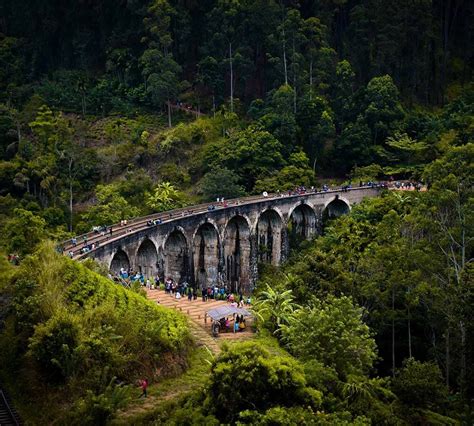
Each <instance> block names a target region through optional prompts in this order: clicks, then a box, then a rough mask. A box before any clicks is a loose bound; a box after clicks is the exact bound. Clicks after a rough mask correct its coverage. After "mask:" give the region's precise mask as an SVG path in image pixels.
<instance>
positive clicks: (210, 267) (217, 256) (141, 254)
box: [75, 187, 380, 293]
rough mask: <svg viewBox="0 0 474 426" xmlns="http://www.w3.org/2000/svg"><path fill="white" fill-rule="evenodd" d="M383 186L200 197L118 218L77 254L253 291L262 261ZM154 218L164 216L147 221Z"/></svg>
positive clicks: (272, 259)
mask: <svg viewBox="0 0 474 426" xmlns="http://www.w3.org/2000/svg"><path fill="white" fill-rule="evenodd" d="M379 192H380V189H379V188H370V187H362V188H354V189H350V190H348V191H326V192H315V193H305V194H302V195H291V196H287V195H285V196H280V195H273V194H272V195H270V196H268V197H249V198H242V199H240V200H230V201H229V202H227V203H226V205H225V206H224V205H222V204H219V205H216V208H215V209H214V210H209V205H201V206H197V207H196V208H193V207H190V208H188V209H181V210H179V211H177V213H173V212H172V213H158V214H155V215H152V216H149V217H147V218H140V219H136V220H134V221H132V222H130V223H129V224H128V225H127V226H126V227H125V228H127V229H121V227H120V226H114V227H113V232H114V233H113V235H112V236H111V237H108V236H103V237H102V240H101V242H100V245H99V247H97V248H95V249H93V250H92V251H90V252H88V253H85V254H80V255H78V256H75V257H76V258H84V257H91V258H94V259H96V260H97V261H99V262H103V263H105V264H106V265H107V266H108V267H109V268H110V269H111V270H112V271H115V272H118V271H120V269H121V268H126V269H128V268H132V269H134V270H135V271H137V270H138V271H140V272H142V273H143V274H144V275H145V276H149V277H151V276H156V275H159V276H160V278H161V279H163V278H164V277H172V278H173V279H174V280H176V281H178V282H179V281H182V280H186V281H188V282H189V283H190V284H191V285H195V286H197V287H204V286H207V285H211V284H212V285H214V284H216V283H217V284H224V285H226V286H227V287H228V288H230V289H231V290H232V291H234V292H239V291H242V292H244V293H246V292H249V291H251V290H252V289H253V287H254V284H255V281H256V279H257V270H258V268H257V266H258V263H259V262H266V263H271V264H274V265H278V264H280V263H281V262H282V261H283V260H285V259H286V257H287V256H288V253H289V250H290V247H292V246H295V245H297V244H298V241H300V240H302V239H310V238H311V237H313V236H315V235H317V234H320V233H321V232H322V227H323V223H324V221H325V220H326V219H327V218H334V217H338V216H340V215H342V214H345V213H347V212H349V210H350V209H351V206H352V205H354V204H356V203H359V202H360V201H361V200H362V199H363V198H364V197H374V196H377V195H378V194H379ZM151 218H160V219H161V220H162V222H161V223H159V224H156V225H150V224H149V223H148V224H147V223H146V222H147V221H148V220H150V219H151ZM145 219H147V220H145ZM89 241H92V239H90V240H89Z"/></svg>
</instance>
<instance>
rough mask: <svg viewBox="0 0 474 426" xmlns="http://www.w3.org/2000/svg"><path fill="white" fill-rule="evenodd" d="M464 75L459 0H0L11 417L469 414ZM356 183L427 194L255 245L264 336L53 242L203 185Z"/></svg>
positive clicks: (249, 420) (468, 118) (468, 88)
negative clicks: (248, 336) (305, 237)
mask: <svg viewBox="0 0 474 426" xmlns="http://www.w3.org/2000/svg"><path fill="white" fill-rule="evenodd" d="M473 71H474V3H473V2H470V1H466V0H444V1H440V0H414V1H407V0H391V1H388V0H201V1H197V0H186V1H185V0H115V1H112V0H96V1H78V0H64V1H57V0H56V1H53V0H43V1H41V2H38V1H32V0H22V1H14V0H3V1H2V2H0V254H1V259H0V390H2V389H3V390H5V391H8V394H9V395H10V398H11V400H12V401H13V405H14V406H15V408H16V410H17V411H18V413H19V415H20V417H21V418H22V420H23V421H24V423H25V424H31V425H36V424H38V425H39V424H53V423H56V424H68V425H74V424H78V425H79V424H81V425H82V424H90V425H97V424H170V425H187V424H200V425H213V424H216V425H217V424H255V425H292V424H307V425H312V424H321V425H332V424H336V425H350V424H354V425H366V424H373V425H378V424H390V425H392V424H393V425H412V424H415V425H428V424H429V425H451V424H452V425H464V424H465V425H470V424H472V423H473V422H474V403H473V401H474V386H473V382H474V367H473V366H474V343H473V342H474V317H473V312H474V279H473V278H474V275H473V272H474V271H473V267H474V266H473V259H474V232H473V227H474V193H473V183H474V182H473V176H474V165H473V164H474V82H473ZM368 181H372V182H379V181H384V182H393V181H411V182H417V183H418V182H419V183H420V184H421V185H423V187H424V188H426V191H421V192H418V191H388V190H387V191H383V192H382V193H381V196H380V197H377V198H373V199H367V200H365V201H363V202H362V203H361V204H359V205H357V206H355V207H354V208H353V209H352V210H351V212H350V213H349V214H348V215H345V216H343V217H340V218H337V219H334V220H333V221H330V222H329V223H328V224H326V225H325V226H324V232H323V234H322V235H319V236H317V237H316V238H314V239H312V240H311V241H304V242H302V243H301V244H300V245H299V246H298V248H297V249H295V250H292V252H291V255H290V256H289V258H288V260H287V261H286V262H285V263H283V264H282V265H280V266H278V267H277V266H271V265H266V264H265V265H264V264H261V265H259V280H258V282H257V285H256V289H255V292H254V294H253V295H252V298H253V300H254V303H252V309H253V311H254V314H255V316H256V319H257V320H256V324H255V330H256V333H255V337H254V338H253V339H252V340H250V341H246V342H243V343H232V344H225V345H222V348H221V349H222V350H221V351H220V352H219V353H214V354H213V353H211V352H210V351H207V350H205V349H204V348H203V347H202V345H201V344H200V343H199V339H196V336H194V335H193V333H195V330H194V328H193V327H194V325H193V324H192V323H191V321H189V320H188V319H187V318H186V316H185V315H184V314H182V313H180V312H177V311H173V310H169V309H167V308H165V307H161V306H158V305H156V304H155V303H153V302H152V301H150V300H147V299H146V296H145V294H144V291H143V289H142V288H140V286H139V285H136V286H132V288H124V287H122V286H120V285H117V283H114V282H112V281H111V280H110V279H109V278H108V276H109V275H108V271H107V270H106V268H104V267H103V265H99V264H97V263H95V262H93V261H91V260H86V261H84V262H77V261H74V260H71V259H68V258H66V256H63V255H61V254H60V253H58V252H57V251H58V250H57V249H58V245H59V244H61V243H62V242H64V241H66V240H68V239H71V238H72V237H74V236H78V235H80V234H82V233H85V232H89V231H91V229H92V227H93V226H103V225H112V224H116V223H118V222H120V221H121V220H123V219H132V218H134V217H137V216H144V215H147V214H152V213H156V212H163V211H167V210H172V209H175V208H180V207H185V206H192V205H195V204H198V203H202V202H208V201H214V200H215V199H216V197H225V198H226V199H228V198H236V197H242V196H246V195H254V194H262V193H263V192H264V191H268V192H276V191H288V190H293V189H294V188H296V187H306V188H310V187H316V188H321V187H322V186H323V185H329V186H330V187H338V188H340V187H341V185H354V186H358V185H359V182H368ZM143 377H148V378H149V379H150V381H151V385H150V398H149V399H148V401H154V403H153V404H152V403H151V402H148V401H147V402H143V400H140V401H137V396H138V395H135V394H136V393H137V392H136V390H137V389H136V386H135V384H136V382H137V380H138V379H140V378H143ZM152 398H155V399H152ZM0 402H1V401H0ZM141 404H142V405H141Z"/></svg>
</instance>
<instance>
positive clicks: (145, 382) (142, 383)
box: [139, 379, 148, 398]
mask: <svg viewBox="0 0 474 426" xmlns="http://www.w3.org/2000/svg"><path fill="white" fill-rule="evenodd" d="M140 387H141V388H142V394H141V395H140V396H139V398H141V397H142V396H144V397H145V398H146V397H147V394H146V390H147V388H148V380H147V379H143V380H140Z"/></svg>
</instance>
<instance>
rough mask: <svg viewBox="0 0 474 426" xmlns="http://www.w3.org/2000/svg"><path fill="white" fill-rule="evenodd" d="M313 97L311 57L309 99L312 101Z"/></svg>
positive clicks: (310, 65)
mask: <svg viewBox="0 0 474 426" xmlns="http://www.w3.org/2000/svg"><path fill="white" fill-rule="evenodd" d="M312 96H313V57H312V56H311V61H310V62H309V99H310V100H311V99H312Z"/></svg>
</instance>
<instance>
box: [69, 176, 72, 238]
mask: <svg viewBox="0 0 474 426" xmlns="http://www.w3.org/2000/svg"><path fill="white" fill-rule="evenodd" d="M72 199H73V197H72V179H70V180H69V232H72V215H73V211H72V208H73V207H72Z"/></svg>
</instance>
